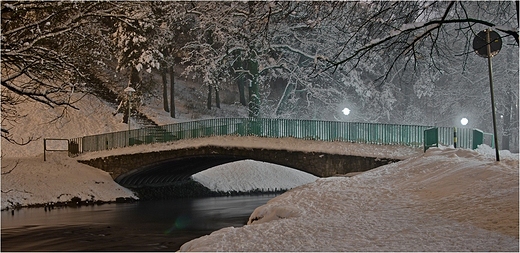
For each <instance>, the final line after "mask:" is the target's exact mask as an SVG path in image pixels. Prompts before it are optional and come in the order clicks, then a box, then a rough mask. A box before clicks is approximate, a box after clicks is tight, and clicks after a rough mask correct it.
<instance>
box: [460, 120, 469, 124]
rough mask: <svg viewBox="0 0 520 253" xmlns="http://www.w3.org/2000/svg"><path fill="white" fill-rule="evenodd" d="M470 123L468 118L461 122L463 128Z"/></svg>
mask: <svg viewBox="0 0 520 253" xmlns="http://www.w3.org/2000/svg"><path fill="white" fill-rule="evenodd" d="M468 122H469V120H468V119H466V118H462V119H461V120H460V124H462V125H463V126H465V125H467V124H468Z"/></svg>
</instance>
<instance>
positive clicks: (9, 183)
mask: <svg viewBox="0 0 520 253" xmlns="http://www.w3.org/2000/svg"><path fill="white" fill-rule="evenodd" d="M73 197H79V198H81V199H82V200H89V201H97V200H101V201H115V200H116V198H118V197H125V198H129V197H132V198H135V199H137V197H136V196H135V195H134V193H133V192H132V191H130V190H128V189H126V188H124V187H121V186H120V185H118V184H117V183H116V182H114V180H113V179H112V177H111V176H110V175H109V174H108V173H107V172H105V171H102V170H99V169H96V168H93V167H90V166H87V165H84V164H80V163H78V162H77V161H76V160H75V159H72V158H69V157H68V156H67V154H66V152H65V153H64V152H61V154H59V153H53V154H49V155H47V161H45V162H44V161H43V156H38V157H33V158H23V159H20V158H4V159H2V198H1V202H2V205H1V207H2V210H4V209H6V208H8V207H13V206H18V205H21V206H27V205H32V204H44V203H56V202H66V201H69V200H70V199H72V198H73Z"/></svg>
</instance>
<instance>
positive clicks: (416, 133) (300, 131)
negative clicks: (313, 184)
mask: <svg viewBox="0 0 520 253" xmlns="http://www.w3.org/2000/svg"><path fill="white" fill-rule="evenodd" d="M429 128H431V127H430V126H414V125H396V124H380V123H358V122H338V121H318V120H297V119H262V118H217V119H205V120H196V121H189V122H182V123H175V124H170V125H163V126H158V127H148V128H141V129H135V130H129V131H120V132H113V133H106V134H99V135H91V136H85V137H79V138H73V139H70V143H71V145H72V149H73V150H74V152H70V153H72V154H77V153H83V152H91V151H101V150H109V149H113V148H121V147H128V146H133V145H139V144H150V143H161V142H170V141H175V140H183V139H191V138H201V137H209V136H225V135H235V136H259V137H270V138H283V137H293V138H298V139H305V140H320V141H346V142H356V143H368V144H380V145H404V146H411V147H422V146H423V142H424V140H425V136H424V132H425V130H427V129H429ZM449 129H453V128H439V137H440V138H439V141H438V143H440V144H442V145H449V143H450V142H449V137H448V133H447V132H449ZM472 130H473V129H467V130H466V129H459V131H460V137H459V140H461V141H462V142H463V143H464V145H461V147H469V148H471V139H472V138H473V135H472V132H471V131H472ZM468 133H469V134H468ZM451 139H452V140H453V137H452V136H451ZM462 142H461V143H462ZM452 143H453V142H452ZM466 143H468V144H467V145H466ZM468 145H469V146H468Z"/></svg>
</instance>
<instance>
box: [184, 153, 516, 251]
mask: <svg viewBox="0 0 520 253" xmlns="http://www.w3.org/2000/svg"><path fill="white" fill-rule="evenodd" d="M494 159H495V158H494V151H493V150H491V149H490V148H489V147H486V146H484V147H481V148H480V149H479V150H477V151H472V150H463V149H453V148H434V149H430V150H429V151H428V152H427V153H426V154H424V155H423V156H420V157H416V158H411V159H408V160H405V161H402V162H399V163H394V164H390V165H387V166H383V167H380V168H376V169H374V170H371V171H368V172H365V173H362V174H360V175H357V176H354V177H333V178H324V179H318V180H317V181H316V182H314V183H311V184H307V185H304V186H301V187H298V188H295V189H293V190H291V191H289V192H286V193H284V194H282V195H281V196H279V197H276V198H275V199H273V200H271V201H269V202H268V203H267V204H266V205H264V206H261V207H258V208H257V209H256V210H255V211H254V213H253V214H252V215H251V217H250V220H249V223H250V225H246V226H243V227H237V228H234V227H229V228H224V229H221V230H219V231H216V232H213V233H212V234H211V235H208V236H204V237H201V238H198V239H195V240H193V241H190V242H188V243H186V244H184V245H183V246H182V247H181V251H515V252H518V250H519V240H518V215H519V213H518V198H519V195H518V177H519V174H518V165H519V164H518V154H510V153H509V152H507V151H506V152H503V153H502V157H501V159H502V160H501V161H500V162H496V161H495V160H494Z"/></svg>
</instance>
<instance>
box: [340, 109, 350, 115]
mask: <svg viewBox="0 0 520 253" xmlns="http://www.w3.org/2000/svg"><path fill="white" fill-rule="evenodd" d="M342 112H343V114H345V115H349V114H350V109H348V108H344V109H343V110H342Z"/></svg>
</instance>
